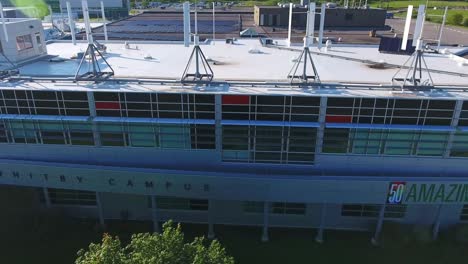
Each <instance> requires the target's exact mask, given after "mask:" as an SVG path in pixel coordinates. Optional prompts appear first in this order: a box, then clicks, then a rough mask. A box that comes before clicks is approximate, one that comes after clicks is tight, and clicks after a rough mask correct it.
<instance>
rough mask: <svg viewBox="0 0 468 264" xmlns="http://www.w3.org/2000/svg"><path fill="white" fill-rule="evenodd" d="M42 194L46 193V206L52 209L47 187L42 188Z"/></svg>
mask: <svg viewBox="0 0 468 264" xmlns="http://www.w3.org/2000/svg"><path fill="white" fill-rule="evenodd" d="M42 192H43V193H44V201H45V206H46V208H50V207H51V203H50V197H49V191H48V190H47V187H42Z"/></svg>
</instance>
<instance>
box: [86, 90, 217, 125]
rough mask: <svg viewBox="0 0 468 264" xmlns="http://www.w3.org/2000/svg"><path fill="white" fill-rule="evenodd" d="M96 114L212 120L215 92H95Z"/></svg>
mask: <svg viewBox="0 0 468 264" xmlns="http://www.w3.org/2000/svg"><path fill="white" fill-rule="evenodd" d="M94 99H95V102H96V113H97V115H98V116H115V117H136V118H180V119H214V116H215V108H214V105H215V104H214V95H212V94H179V93H172V94H171V93H159V94H156V93H110V92H95V93H94Z"/></svg>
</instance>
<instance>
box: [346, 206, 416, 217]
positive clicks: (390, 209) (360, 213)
mask: <svg viewBox="0 0 468 264" xmlns="http://www.w3.org/2000/svg"><path fill="white" fill-rule="evenodd" d="M406 207H407V206H406V205H405V204H387V205H385V211H384V218H390V219H391V218H403V217H404V216H405V214H406ZM381 208H382V205H379V204H343V205H342V206H341V216H352V217H371V218H376V217H378V216H379V213H380V209H381Z"/></svg>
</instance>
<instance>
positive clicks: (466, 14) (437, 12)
mask: <svg viewBox="0 0 468 264" xmlns="http://www.w3.org/2000/svg"><path fill="white" fill-rule="evenodd" d="M417 13H418V12H417V10H416V11H415V10H413V17H414V18H416V17H417ZM456 13H460V14H462V15H463V17H465V18H467V19H468V9H467V10H450V9H449V10H448V11H447V20H446V21H445V23H446V24H447V25H451V26H459V27H463V26H462V25H453V24H451V23H450V17H451V16H453V14H456ZM434 15H437V16H434ZM443 15H444V9H443V8H439V9H436V10H434V9H427V15H426V21H430V22H434V23H442V16H443ZM395 16H396V17H401V18H406V12H400V13H396V14H395ZM465 28H466V27H465Z"/></svg>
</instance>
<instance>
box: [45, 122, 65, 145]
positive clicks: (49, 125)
mask: <svg viewBox="0 0 468 264" xmlns="http://www.w3.org/2000/svg"><path fill="white" fill-rule="evenodd" d="M39 129H40V131H41V138H42V143H43V144H66V141H65V140H66V139H65V134H64V132H65V129H64V127H63V124H62V123H59V122H40V123H39Z"/></svg>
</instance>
